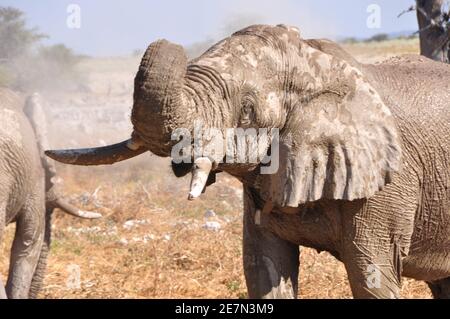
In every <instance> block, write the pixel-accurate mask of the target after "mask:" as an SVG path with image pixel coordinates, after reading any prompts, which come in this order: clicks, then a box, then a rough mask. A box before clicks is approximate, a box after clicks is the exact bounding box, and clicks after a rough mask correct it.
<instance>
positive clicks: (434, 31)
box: [417, 0, 450, 63]
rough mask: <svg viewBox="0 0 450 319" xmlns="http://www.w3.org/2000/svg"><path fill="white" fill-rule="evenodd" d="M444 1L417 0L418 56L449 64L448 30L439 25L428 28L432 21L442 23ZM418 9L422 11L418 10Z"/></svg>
mask: <svg viewBox="0 0 450 319" xmlns="http://www.w3.org/2000/svg"><path fill="white" fill-rule="evenodd" d="M443 4H444V0H417V19H418V21H419V29H420V30H423V31H421V32H420V54H421V55H424V56H426V57H428V58H430V59H433V60H435V61H440V62H444V63H450V46H449V43H448V40H449V37H450V35H449V30H445V29H444V28H441V27H440V26H439V25H436V26H432V27H430V24H431V23H432V20H434V21H435V22H439V21H442V17H443V13H444V12H442V8H443ZM420 8H421V9H422V10H420Z"/></svg>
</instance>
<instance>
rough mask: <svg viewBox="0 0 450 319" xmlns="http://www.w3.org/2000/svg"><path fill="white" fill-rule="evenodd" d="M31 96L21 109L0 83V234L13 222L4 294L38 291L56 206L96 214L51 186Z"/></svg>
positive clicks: (42, 128) (41, 122) (39, 120)
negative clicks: (61, 196) (12, 240)
mask: <svg viewBox="0 0 450 319" xmlns="http://www.w3.org/2000/svg"><path fill="white" fill-rule="evenodd" d="M36 99H39V97H38V96H37V95H34V96H32V97H30V98H29V99H28V100H27V102H26V103H25V104H26V105H25V108H24V110H23V105H24V103H23V100H22V99H21V98H20V96H19V95H17V94H15V93H13V92H12V91H10V90H7V89H0V122H1V123H2V124H1V126H0V240H3V233H4V230H5V227H6V225H8V224H9V223H12V222H15V223H16V233H15V237H14V242H13V246H12V249H11V258H10V268H9V273H8V281H7V284H6V290H5V289H4V285H3V283H1V282H0V297H3V298H5V297H8V298H35V297H36V296H37V293H38V292H39V290H40V288H41V285H42V281H43V277H44V273H45V268H46V263H47V256H48V252H49V249H50V235H51V215H52V212H53V210H54V209H55V208H61V209H62V210H63V211H64V212H67V213H69V214H72V215H75V216H78V217H84V218H98V217H100V215H98V214H96V213H90V212H82V211H80V210H78V209H76V208H75V207H73V206H71V205H70V204H68V203H66V202H65V201H64V200H63V199H62V198H60V196H59V195H58V192H56V191H55V190H54V189H55V185H54V184H53V181H52V177H54V176H55V170H54V166H53V164H52V163H48V160H47V159H46V158H45V156H43V155H44V154H43V151H44V149H45V148H46V147H47V142H46V141H47V136H45V134H44V133H45V118H39V117H36V114H37V112H40V111H39V108H40V104H39V103H37V102H38V101H37V100H36ZM24 111H25V112H26V113H27V115H25V113H24ZM41 114H42V115H44V114H43V113H41ZM41 143H43V144H41ZM0 281H1V280H0Z"/></svg>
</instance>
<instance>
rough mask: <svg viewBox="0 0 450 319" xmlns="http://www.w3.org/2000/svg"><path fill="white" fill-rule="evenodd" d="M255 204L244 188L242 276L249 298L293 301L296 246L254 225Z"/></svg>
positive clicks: (296, 286) (295, 292) (295, 288)
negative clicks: (243, 275)
mask: <svg viewBox="0 0 450 319" xmlns="http://www.w3.org/2000/svg"><path fill="white" fill-rule="evenodd" d="M255 213H256V205H255V201H254V199H253V197H252V194H251V191H250V190H249V189H247V188H245V189H244V235H243V254H244V274H245V280H246V283H247V290H248V296H249V298H252V299H256V298H280V299H281V298H283V299H284V298H286V299H287V298H290V299H292V298H296V297H297V290H298V271H299V247H298V246H297V245H294V244H292V243H290V242H287V241H285V240H283V239H281V238H279V237H278V236H276V235H275V234H273V233H271V232H269V231H268V230H266V229H264V228H262V227H261V226H259V225H257V224H256V223H255Z"/></svg>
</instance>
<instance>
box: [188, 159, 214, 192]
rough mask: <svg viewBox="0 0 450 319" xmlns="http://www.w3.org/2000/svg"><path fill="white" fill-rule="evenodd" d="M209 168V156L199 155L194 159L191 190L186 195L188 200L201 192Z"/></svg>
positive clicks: (210, 164)
mask: <svg viewBox="0 0 450 319" xmlns="http://www.w3.org/2000/svg"><path fill="white" fill-rule="evenodd" d="M211 169H212V162H211V160H210V159H209V158H207V157H200V158H198V159H196V160H195V162H194V168H193V170H192V179H191V190H190V192H189V196H188V199H189V200H194V199H196V198H198V197H199V196H200V195H201V194H202V192H203V189H204V188H205V186H206V182H207V181H208V176H209V172H211Z"/></svg>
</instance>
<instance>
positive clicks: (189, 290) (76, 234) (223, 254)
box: [0, 159, 430, 298]
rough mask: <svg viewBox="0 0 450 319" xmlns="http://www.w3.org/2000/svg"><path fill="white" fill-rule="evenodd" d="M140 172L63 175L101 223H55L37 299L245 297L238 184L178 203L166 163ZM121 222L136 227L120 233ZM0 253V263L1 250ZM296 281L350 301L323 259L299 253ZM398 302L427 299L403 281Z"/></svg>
mask: <svg viewBox="0 0 450 319" xmlns="http://www.w3.org/2000/svg"><path fill="white" fill-rule="evenodd" d="M146 166H149V165H146V164H145V159H144V160H142V159H141V160H138V161H134V162H133V163H132V164H130V165H120V166H119V167H118V168H99V169H85V168H63V169H62V171H61V172H62V175H63V176H64V178H65V180H66V187H65V188H66V191H70V194H72V196H71V201H72V202H73V203H75V204H77V205H79V206H81V207H83V208H85V209H91V210H97V211H99V212H101V213H103V215H104V218H103V219H101V220H98V221H82V220H78V219H74V218H72V217H69V216H65V215H62V214H60V213H56V214H55V217H54V220H53V225H54V230H53V243H52V253H51V256H50V259H49V266H48V271H47V275H46V278H45V285H44V289H43V291H42V293H41V295H40V297H42V298H245V297H246V288H245V281H244V277H243V269H242V248H241V243H242V235H241V233H242V222H241V218H242V213H241V212H242V199H241V196H240V193H241V188H240V185H239V183H237V182H236V181H235V180H233V179H232V178H230V177H227V176H221V177H220V178H219V179H220V182H219V183H217V184H216V185H214V186H212V187H210V188H209V189H208V192H207V194H205V196H204V198H203V199H201V200H200V201H198V202H195V203H190V202H188V201H186V199H185V197H186V193H187V184H188V181H187V180H185V179H181V180H176V179H175V178H173V177H167V175H166V173H169V168H168V163H167V162H165V161H162V162H161V164H160V166H159V167H158V169H152V167H146ZM92 176H95V178H92ZM99 187H100V188H99ZM96 190H97V193H96V194H95V195H93V194H94V193H95V191H96ZM208 209H213V210H214V211H215V212H216V216H215V217H209V218H208V220H209V221H217V222H219V223H220V225H221V226H222V227H221V229H220V230H219V231H212V230H208V229H205V228H204V227H203V226H204V224H205V221H206V219H207V218H206V217H205V212H206V211H207V210H208ZM130 220H138V221H141V222H143V223H145V224H138V223H136V225H134V227H132V228H131V229H128V228H124V225H125V223H126V222H127V221H130ZM13 228H14V227H13V226H9V229H8V233H7V238H8V240H7V242H8V243H10V239H11V238H12V235H13V230H14V229H13ZM1 250H2V256H7V253H8V247H7V245H5V244H2V247H1ZM72 265H76V267H79V269H80V279H81V282H80V287H79V288H68V285H67V283H68V281H70V280H71V279H70V278H71V277H72V276H73V272H72V271H71V267H73V266H72ZM6 269H7V260H6V258H2V260H1V262H0V270H1V272H2V273H3V274H6ZM300 273H301V275H300V287H301V288H300V293H299V297H301V298H351V292H350V289H349V286H348V283H347V278H346V274H345V270H344V267H343V265H342V264H341V263H339V262H338V261H336V260H335V259H334V258H333V257H332V256H331V255H329V254H327V253H321V254H318V253H317V252H316V251H314V250H312V249H302V257H301V270H300ZM69 287H70V285H69ZM402 296H403V297H405V298H428V297H430V293H429V291H428V289H427V287H426V285H425V284H423V283H419V282H416V281H413V280H406V281H405V283H404V288H403V292H402Z"/></svg>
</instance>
